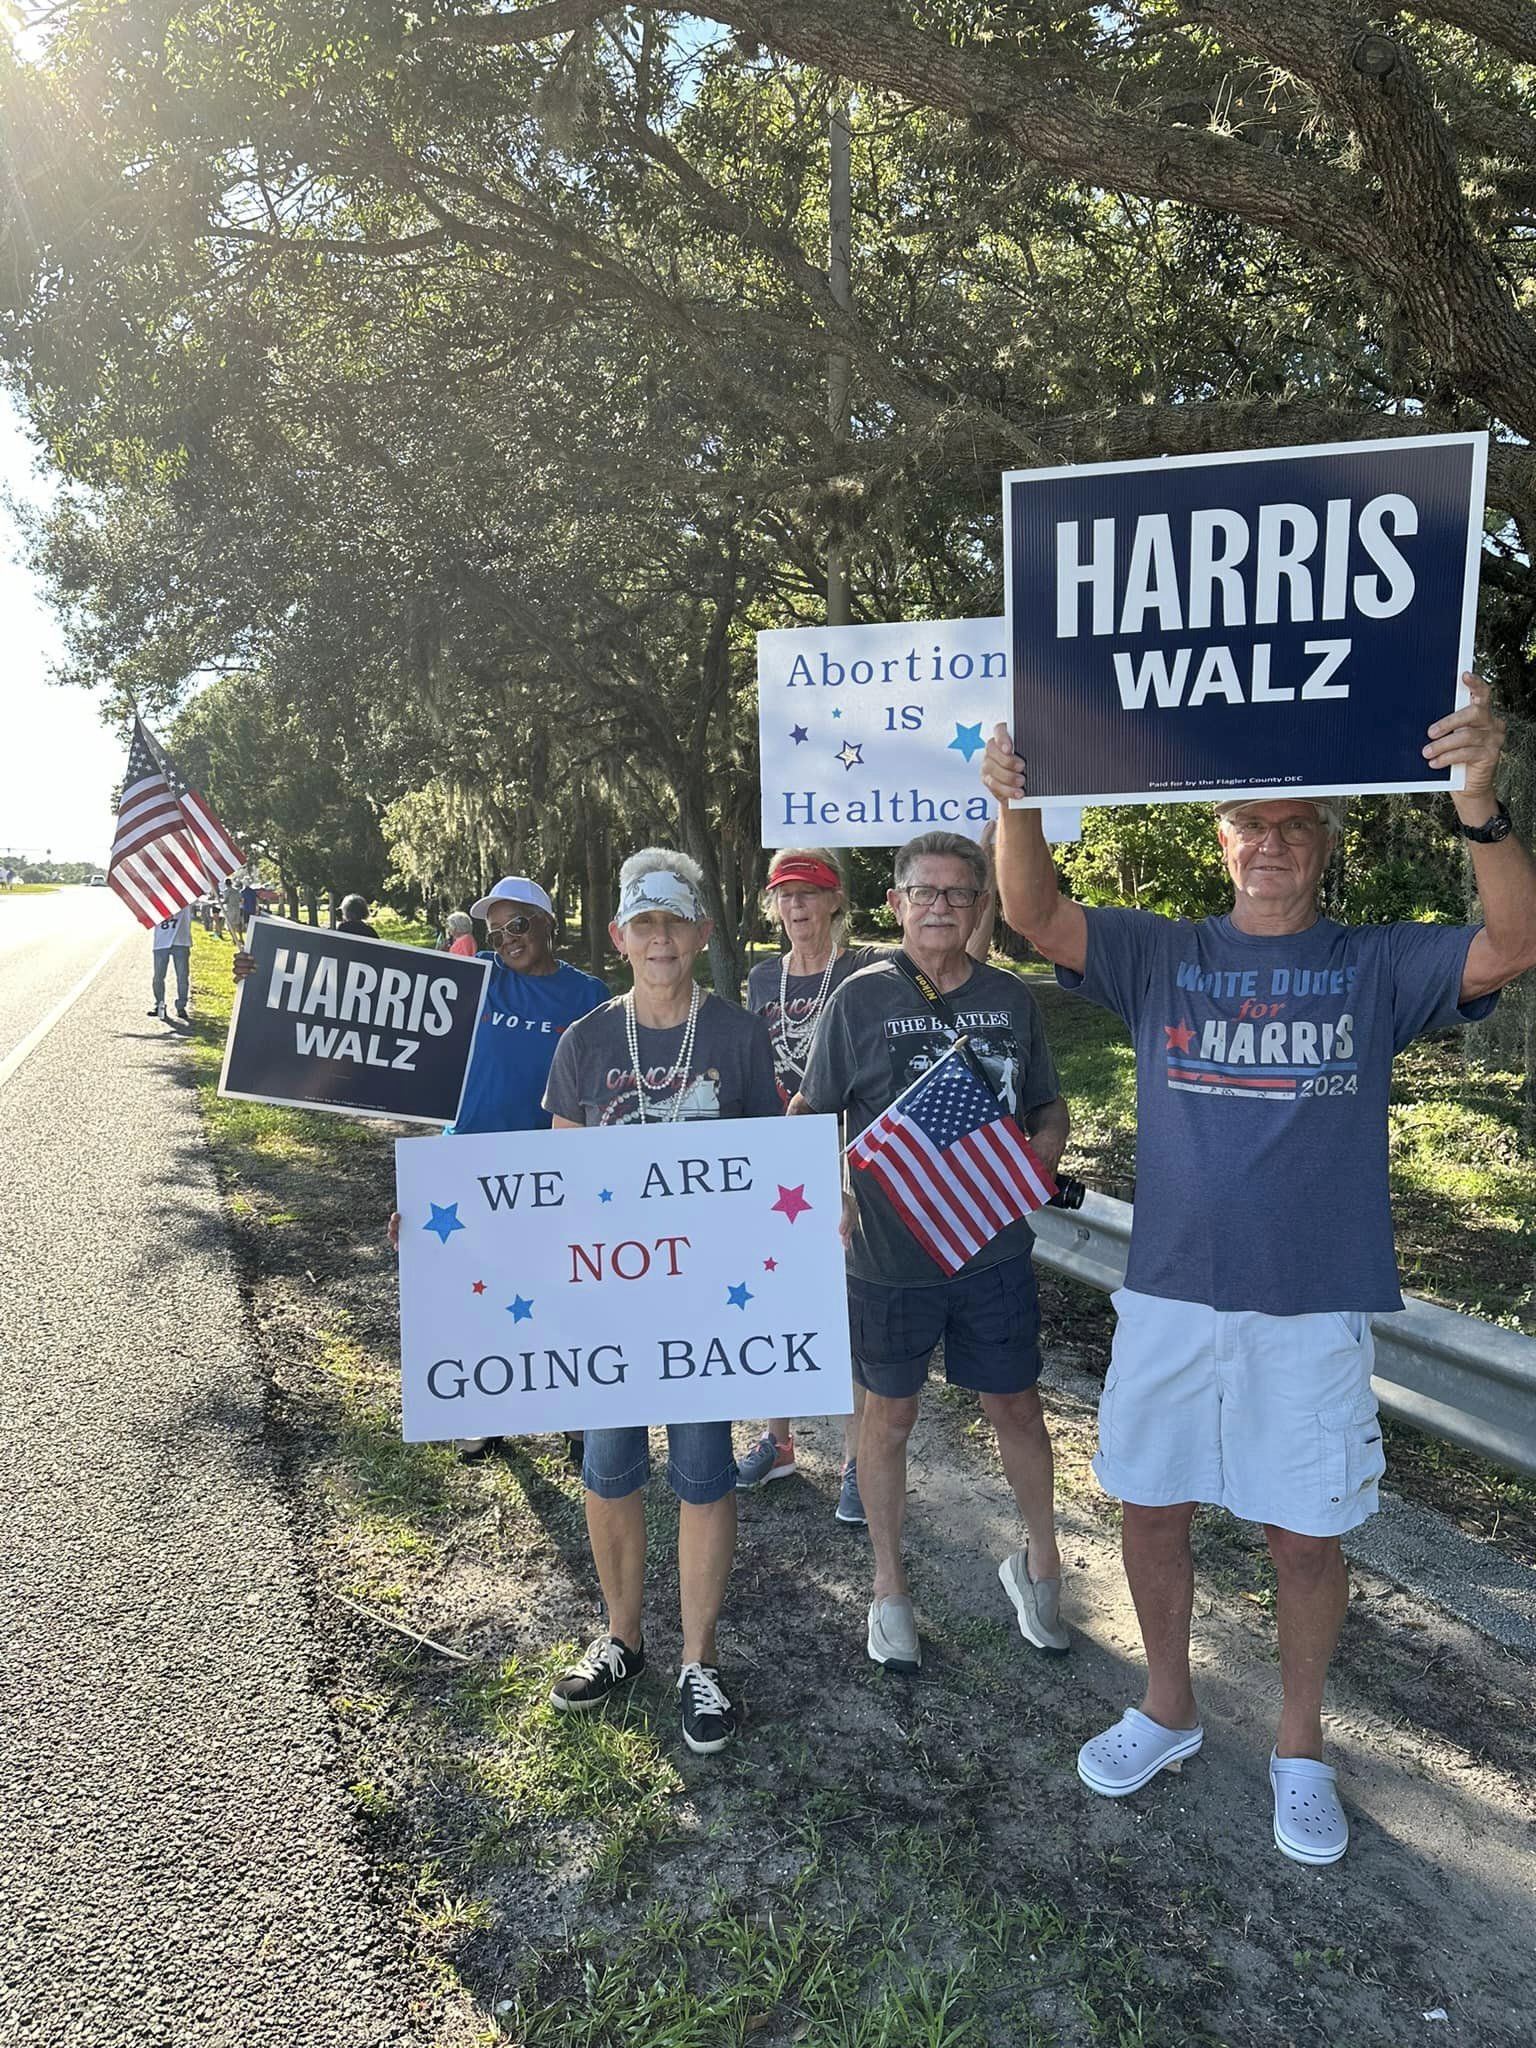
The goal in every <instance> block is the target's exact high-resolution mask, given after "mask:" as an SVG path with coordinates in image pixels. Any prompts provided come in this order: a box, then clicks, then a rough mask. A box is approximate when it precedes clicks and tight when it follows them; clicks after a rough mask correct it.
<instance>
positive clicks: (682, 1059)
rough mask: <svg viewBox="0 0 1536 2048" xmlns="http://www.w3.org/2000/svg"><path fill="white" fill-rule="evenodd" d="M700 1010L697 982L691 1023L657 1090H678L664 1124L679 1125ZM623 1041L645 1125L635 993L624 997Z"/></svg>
mask: <svg viewBox="0 0 1536 2048" xmlns="http://www.w3.org/2000/svg"><path fill="white" fill-rule="evenodd" d="M699 1009H700V997H699V985H698V983H697V982H695V983H694V984H693V994H692V996H691V997H690V998H689V1001H688V1023H687V1027H686V1029H685V1030H684V1032H683V1043H682V1046H681V1049H680V1050H679V1052H678V1055H677V1058H676V1060H675V1061H674V1062H673V1064H672V1071H671V1072H670V1073H669V1074H668V1075H667V1077H666V1079H665V1080H664V1081H663V1082H662V1084H661V1088H660V1089H659V1090H658V1091H657V1092H658V1093H662V1092H664V1091H665V1090H666V1089H668V1088H675V1090H676V1092H675V1094H674V1095H673V1097H672V1103H671V1107H670V1108H669V1110H668V1111H667V1114H666V1115H665V1116H664V1117H663V1118H662V1119H661V1121H662V1122H663V1123H669V1124H675V1123H676V1122H677V1119H678V1116H679V1114H680V1112H681V1110H682V1107H683V1097H684V1096H685V1095H686V1094H687V1092H688V1069H689V1067H690V1065H691V1064H692V1061H693V1039H694V1033H695V1032H696V1031H697V1029H698V1024H699ZM624 1042H625V1045H626V1046H627V1047H628V1050H629V1064H630V1067H631V1068H632V1070H633V1072H634V1076H635V1107H636V1110H637V1111H638V1115H637V1117H636V1121H637V1122H638V1123H642V1124H643V1123H648V1122H649V1121H650V1119H649V1118H648V1117H647V1115H646V1105H645V1081H644V1078H643V1077H642V1075H641V1072H640V1037H639V1032H638V1030H637V1028H636V1024H635V998H634V993H633V991H631V993H630V994H629V995H627V996H626V997H625V998H624Z"/></svg>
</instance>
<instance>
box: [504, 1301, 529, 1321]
mask: <svg viewBox="0 0 1536 2048" xmlns="http://www.w3.org/2000/svg"><path fill="white" fill-rule="evenodd" d="M507 1314H508V1315H509V1316H510V1317H511V1318H512V1320H513V1322H514V1323H527V1322H531V1321H532V1320H533V1303H532V1302H531V1301H524V1299H523V1297H522V1296H521V1295H520V1294H514V1295H513V1297H512V1299H511V1300H510V1301H509V1302H508V1303H507Z"/></svg>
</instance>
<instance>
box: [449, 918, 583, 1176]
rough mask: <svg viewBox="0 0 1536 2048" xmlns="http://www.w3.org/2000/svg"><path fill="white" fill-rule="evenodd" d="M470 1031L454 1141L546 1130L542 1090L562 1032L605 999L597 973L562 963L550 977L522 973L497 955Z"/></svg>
mask: <svg viewBox="0 0 1536 2048" xmlns="http://www.w3.org/2000/svg"><path fill="white" fill-rule="evenodd" d="M479 957H480V958H481V959H482V960H483V959H486V958H487V957H489V958H490V962H491V972H490V978H489V980H488V981H487V982H486V984H485V1001H484V1002H483V1003H482V1004H481V1006H480V1022H479V1023H478V1024H477V1025H476V1027H475V1043H474V1049H473V1051H472V1052H471V1053H470V1056H469V1077H468V1079H467V1080H466V1081H465V1084H464V1100H463V1102H462V1103H461V1104H460V1106H459V1115H458V1120H457V1122H456V1123H454V1124H453V1125H452V1126H451V1127H450V1128H451V1129H452V1131H453V1132H454V1134H455V1135H456V1136H459V1137H470V1136H472V1135H474V1134H475V1133H476V1132H479V1131H547V1130H548V1129H549V1112H548V1111H547V1110H546V1109H545V1108H544V1084H545V1082H546V1081H547V1080H548V1079H549V1063H550V1061H551V1060H552V1059H553V1058H554V1056H555V1047H556V1046H557V1045H558V1044H559V1043H560V1034H561V1032H562V1031H564V1030H565V1027H566V1026H567V1025H568V1024H574V1023H575V1022H576V1019H577V1018H578V1017H585V1016H586V1014H587V1012H588V1011H589V1010H596V1009H598V1008H599V1007H600V1006H601V1005H602V1004H604V1003H606V1002H607V1000H608V990H607V988H606V987H605V986H604V984H603V983H602V982H600V981H599V980H598V979H597V976H596V975H595V974H583V973H582V971H581V969H580V968H579V967H572V966H570V965H569V964H568V963H567V962H566V961H564V960H562V961H561V962H560V965H559V966H558V967H557V968H556V969H555V971H554V973H553V974H519V973H518V972H517V970H516V969H515V968H512V967H506V966H504V965H503V964H502V962H501V961H500V960H498V959H497V958H496V956H495V955H494V954H491V955H489V956H487V955H486V954H484V953H482V954H481V955H480V956H479Z"/></svg>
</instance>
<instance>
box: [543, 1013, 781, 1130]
mask: <svg viewBox="0 0 1536 2048" xmlns="http://www.w3.org/2000/svg"><path fill="white" fill-rule="evenodd" d="M687 1028H688V1027H687V1025H686V1024H675V1025H673V1026H672V1027H671V1028H670V1029H668V1030H666V1031H652V1030H650V1029H648V1027H647V1026H645V1025H644V1024H640V1025H637V1027H636V1031H635V1042H636V1045H637V1046H638V1048H639V1052H640V1067H641V1071H642V1074H643V1076H644V1079H645V1083H646V1088H645V1113H646V1120H647V1121H648V1122H650V1123H662V1122H668V1121H670V1120H671V1116H672V1105H673V1102H674V1101H675V1100H676V1098H677V1096H678V1094H679V1092H681V1094H682V1102H681V1105H680V1106H679V1108H678V1112H677V1116H678V1121H679V1122H680V1123H696V1122H698V1121H699V1120H700V1119H702V1118H705V1117H717V1116H778V1115H779V1114H780V1113H781V1110H782V1104H781V1103H780V1101H779V1091H778V1088H777V1087H776V1086H775V1084H774V1078H773V1052H772V1049H771V1048H770V1046H769V1043H768V1027H767V1025H766V1024H764V1022H763V1020H762V1018H761V1017H753V1016H750V1015H749V1014H748V1013H747V1011H745V1010H738V1009H737V1008H736V1007H735V1006H734V1005H733V1004H731V1003H723V1002H722V1001H721V1000H720V998H719V997H718V996H716V995H706V996H705V998H704V1000H703V1002H702V1004H701V1005H700V1008H699V1019H698V1028H697V1030H696V1032H695V1034H694V1041H693V1054H692V1057H691V1058H690V1060H689V1062H688V1070H687V1072H686V1073H685V1074H681V1075H675V1076H674V1075H673V1068H674V1067H675V1066H676V1064H677V1060H678V1057H679V1055H680V1054H681V1052H682V1049H683V1037H684V1034H685V1032H686V1031H687ZM669 1076H672V1079H671V1081H670V1083H669V1080H668V1077H669ZM544 1107H545V1108H546V1109H547V1110H548V1111H549V1113H550V1115H551V1116H563V1117H565V1118H567V1119H568V1120H569V1121H570V1122H571V1123H573V1124H633V1123H638V1122H639V1121H640V1111H639V1104H638V1101H637V1098H636V1093H635V1073H634V1068H633V1067H632V1066H631V1065H630V1059H629V1045H628V1041H627V1038H626V1034H625V1030H624V999H623V997H622V996H616V997H615V998H614V1000H613V1001H612V1002H610V1003H604V1004H603V1005H602V1007H601V1008H600V1009H596V1010H593V1011H591V1012H589V1014H588V1015H587V1016H585V1017H579V1018H578V1019H577V1020H576V1022H575V1023H574V1024H569V1025H567V1026H566V1029H565V1033H564V1035H563V1037H562V1038H561V1040H560V1043H559V1044H558V1045H557V1046H556V1048H555V1057H554V1060H553V1062H552V1063H551V1065H550V1069H549V1081H548V1083H547V1085H546V1086H545V1090H544Z"/></svg>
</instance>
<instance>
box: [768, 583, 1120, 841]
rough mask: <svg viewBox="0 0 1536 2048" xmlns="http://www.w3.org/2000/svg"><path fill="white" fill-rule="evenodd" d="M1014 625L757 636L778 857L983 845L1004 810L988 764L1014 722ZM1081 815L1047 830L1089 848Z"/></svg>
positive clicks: (951, 624) (1049, 824) (835, 629)
mask: <svg viewBox="0 0 1536 2048" xmlns="http://www.w3.org/2000/svg"><path fill="white" fill-rule="evenodd" d="M1007 646H1008V634H1007V622H1006V620H1003V619H932V620H928V621H926V622H921V623H919V624H917V625H911V626H797V627H792V628H787V629H785V630H783V631H777V632H768V633H759V634H758V636H757V723H758V747H759V754H760V757H761V762H762V798H763V829H762V839H763V844H764V846H804V845H807V844H809V845H815V846H900V845H902V844H903V843H904V841H906V840H908V839H911V838H912V837H913V836H914V835H915V834H916V833H919V832H924V831H928V830H931V829H933V828H935V827H937V828H941V829H948V830H949V831H951V832H966V833H969V834H970V836H971V837H972V838H973V839H974V838H976V837H978V836H979V834H980V832H981V829H982V827H983V826H984V825H985V824H986V822H987V820H988V819H989V818H990V817H993V816H994V815H995V814H996V810H997V806H996V805H995V804H994V803H993V802H992V799H991V798H990V797H989V796H988V795H987V793H986V791H985V790H984V789H983V788H982V786H981V763H980V760H979V758H978V757H979V755H980V754H981V751H982V749H983V748H984V747H985V745H986V743H987V738H988V735H989V734H990V733H991V731H992V728H993V726H994V725H996V724H997V723H998V722H999V720H1001V721H1003V722H1004V723H1006V722H1007V720H1008V719H1009V717H1010V716H1011V713H1012V697H1011V694H1010V692H1009V688H1008V653H1007ZM1080 829H1081V820H1080V819H1079V818H1078V817H1077V816H1076V814H1075V813H1074V812H1071V811H1064V812H1061V813H1060V814H1059V815H1058V814H1053V815H1052V816H1050V817H1048V818H1047V819H1046V821H1045V831H1046V836H1047V838H1051V839H1076V838H1077V837H1078V836H1079V832H1080Z"/></svg>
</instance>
